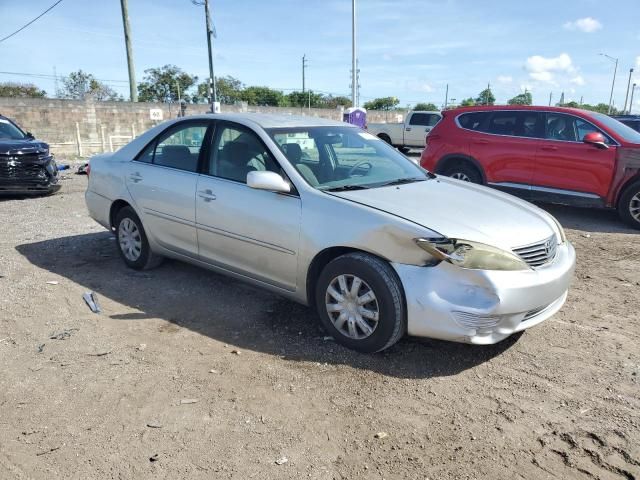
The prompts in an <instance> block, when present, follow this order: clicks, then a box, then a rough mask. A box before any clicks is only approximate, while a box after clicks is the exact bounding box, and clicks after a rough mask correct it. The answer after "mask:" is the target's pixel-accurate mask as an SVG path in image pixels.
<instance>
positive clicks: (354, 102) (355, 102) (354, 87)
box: [351, 0, 358, 107]
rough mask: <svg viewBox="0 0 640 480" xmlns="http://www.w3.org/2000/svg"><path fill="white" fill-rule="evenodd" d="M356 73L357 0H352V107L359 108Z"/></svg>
mask: <svg viewBox="0 0 640 480" xmlns="http://www.w3.org/2000/svg"><path fill="white" fill-rule="evenodd" d="M356 77H357V72H356V0H351V105H352V106H354V107H357V106H358V92H357V89H358V80H357V78H356Z"/></svg>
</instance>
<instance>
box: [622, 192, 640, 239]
mask: <svg viewBox="0 0 640 480" xmlns="http://www.w3.org/2000/svg"><path fill="white" fill-rule="evenodd" d="M618 215H619V216H620V218H621V219H622V220H623V221H624V222H625V223H626V224H628V225H630V226H631V227H633V228H637V229H639V230H640V181H638V182H635V183H632V184H631V185H629V186H628V187H627V188H625V190H624V192H622V195H621V196H620V201H619V202H618Z"/></svg>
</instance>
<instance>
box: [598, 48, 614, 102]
mask: <svg viewBox="0 0 640 480" xmlns="http://www.w3.org/2000/svg"><path fill="white" fill-rule="evenodd" d="M600 55H602V56H603V57H606V58H608V59H609V60H611V61H612V62H615V67H614V68H613V81H612V82H611V96H609V110H607V113H608V114H609V115H610V114H611V109H612V107H613V89H614V87H615V86H616V74H617V73H618V59H617V58H614V57H612V56H610V55H607V54H606V53H601V54H600Z"/></svg>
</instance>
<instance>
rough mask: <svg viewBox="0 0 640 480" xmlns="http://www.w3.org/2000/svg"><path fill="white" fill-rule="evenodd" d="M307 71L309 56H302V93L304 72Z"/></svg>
mask: <svg viewBox="0 0 640 480" xmlns="http://www.w3.org/2000/svg"><path fill="white" fill-rule="evenodd" d="M306 69H307V55H306V54H304V55H303V56H302V93H304V72H305V70H306Z"/></svg>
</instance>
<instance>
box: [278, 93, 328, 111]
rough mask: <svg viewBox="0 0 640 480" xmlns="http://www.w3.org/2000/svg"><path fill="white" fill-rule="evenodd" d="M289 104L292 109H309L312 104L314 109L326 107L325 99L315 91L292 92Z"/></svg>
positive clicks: (288, 100) (288, 97) (288, 96)
mask: <svg viewBox="0 0 640 480" xmlns="http://www.w3.org/2000/svg"><path fill="white" fill-rule="evenodd" d="M287 103H288V104H289V105H290V106H292V107H307V106H309V103H311V107H312V108H322V107H324V106H325V98H324V97H323V96H322V95H321V94H319V93H314V92H313V91H309V92H291V93H290V94H289V95H287Z"/></svg>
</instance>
